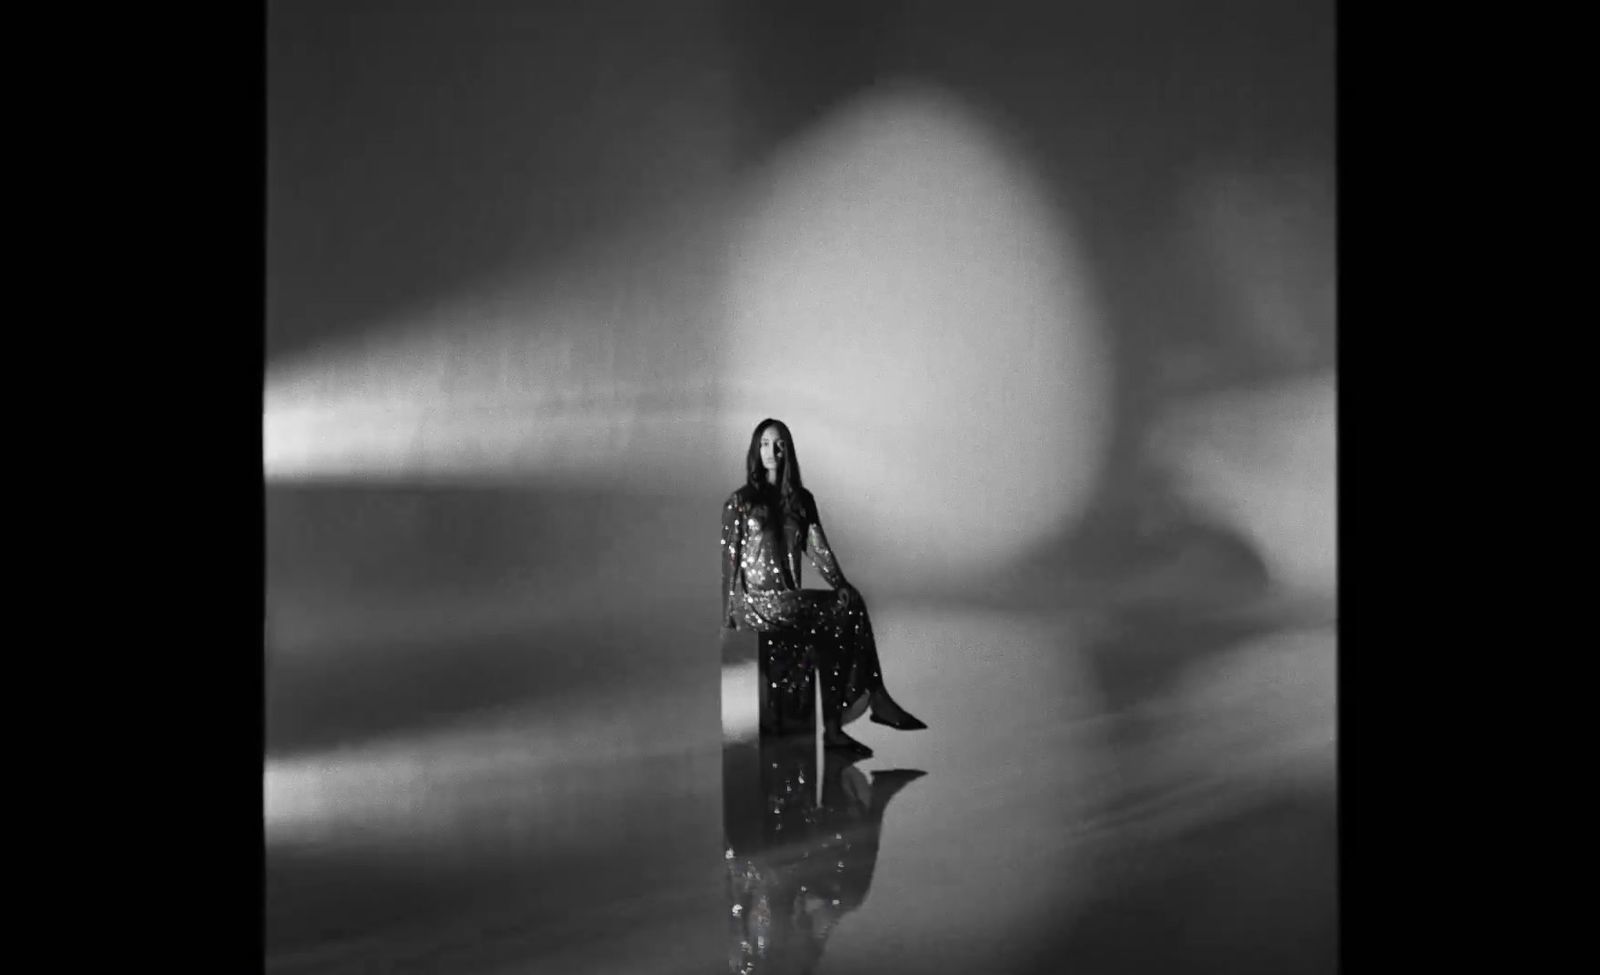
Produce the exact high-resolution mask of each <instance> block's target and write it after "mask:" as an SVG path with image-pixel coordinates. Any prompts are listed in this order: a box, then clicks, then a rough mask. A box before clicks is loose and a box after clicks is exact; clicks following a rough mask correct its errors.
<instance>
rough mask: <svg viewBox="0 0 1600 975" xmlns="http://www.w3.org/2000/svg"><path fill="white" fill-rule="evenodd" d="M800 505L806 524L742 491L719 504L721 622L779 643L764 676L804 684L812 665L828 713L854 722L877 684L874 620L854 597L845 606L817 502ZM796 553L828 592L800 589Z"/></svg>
mask: <svg viewBox="0 0 1600 975" xmlns="http://www.w3.org/2000/svg"><path fill="white" fill-rule="evenodd" d="M800 500H801V502H802V507H803V508H804V510H805V513H806V518H805V522H804V523H802V521H801V520H800V519H798V518H796V517H794V516H792V515H791V516H787V517H785V516H783V515H781V514H779V513H778V512H777V511H776V510H773V511H770V512H769V510H768V509H769V506H768V505H765V504H762V503H761V502H760V500H759V499H757V498H756V497H754V492H753V491H752V490H751V489H750V488H748V487H745V488H740V489H739V490H737V491H735V492H733V494H732V495H730V496H729V497H728V500H727V502H726V503H725V504H724V505H723V507H722V619H723V622H724V624H725V625H733V626H736V627H738V628H740V629H747V630H755V631H757V632H759V633H771V634H773V635H774V636H775V637H778V638H780V639H781V643H782V645H783V649H782V652H780V653H779V654H778V655H777V657H776V658H775V659H774V660H772V661H770V664H769V666H771V668H772V670H773V671H774V672H772V673H769V675H768V676H769V679H771V680H773V681H774V682H780V681H782V682H798V681H805V680H808V679H809V675H810V672H811V669H812V668H815V673H816V675H817V677H818V679H819V680H820V681H821V683H822V706H823V708H824V709H825V710H826V711H827V714H828V715H829V716H838V717H839V718H840V720H841V722H848V721H853V720H855V719H856V718H858V717H860V716H861V714H862V712H863V711H865V710H866V706H867V702H868V700H869V697H870V695H871V693H872V692H873V691H875V690H878V689H879V688H881V687H882V686H883V677H882V675H881V674H880V673H879V669H878V648H877V642H876V641H875V640H874V639H873V635H872V621H871V619H870V617H868V615H867V607H866V603H865V602H864V601H863V600H862V599H861V598H860V594H859V593H857V594H856V601H855V604H854V605H850V603H849V601H848V598H847V596H846V593H845V592H844V591H842V590H844V589H845V588H846V587H847V586H848V585H849V584H848V583H847V582H846V581H845V578H844V573H842V572H840V571H839V563H838V560H837V559H835V558H834V555H833V549H832V548H831V547H830V546H829V545H828V537H827V534H826V533H825V532H824V531H823V528H822V520H821V518H820V517H819V515H818V513H817V504H816V498H815V497H813V496H812V494H811V492H810V491H803V492H802V494H801V499H800ZM771 507H773V508H774V509H775V506H771ZM802 552H804V553H807V554H809V555H810V556H811V561H812V563H813V564H814V565H815V566H816V567H817V571H818V573H820V574H821V576H822V578H823V581H824V582H826V583H828V585H830V586H832V587H833V589H834V591H833V592H829V591H827V590H822V589H803V588H801V553H802Z"/></svg>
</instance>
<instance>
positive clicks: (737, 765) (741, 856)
mask: <svg viewBox="0 0 1600 975" xmlns="http://www.w3.org/2000/svg"><path fill="white" fill-rule="evenodd" d="M816 768H817V749H816V744H815V740H814V739H813V738H812V737H811V736H810V735H801V736H797V737H791V738H763V739H762V740H760V741H759V742H749V743H741V744H729V745H727V746H725V750H724V766H723V796H724V826H725V829H726V835H727V847H726V851H725V854H724V855H725V858H726V866H727V883H728V899H729V911H728V921H729V925H730V927H729V934H730V938H729V957H728V970H729V971H730V972H734V973H739V975H799V973H804V972H812V971H815V970H816V966H817V964H818V962H819V961H820V960H821V958H822V952H823V948H824V947H825V946H826V945H827V941H828V937H829V935H830V934H832V932H833V929H834V927H835V926H836V925H837V924H838V923H839V921H840V920H841V919H842V918H843V917H844V916H845V915H846V914H848V913H850V912H851V911H853V910H855V909H856V908H858V907H860V906H861V905H862V903H864V902H865V901H866V898H867V891H868V889H869V888H870V887H871V886H872V873H873V869H874V868H875V867H876V866H877V862H878V846H879V840H880V836H881V833H882V830H883V813H884V809H885V808H886V807H887V806H888V804H889V800H890V799H892V798H893V797H894V796H895V794H896V793H898V792H899V791H900V790H901V789H902V788H904V787H905V786H906V785H908V784H910V783H911V782H912V781H914V780H916V779H918V778H921V777H922V776H923V775H924V774H926V773H924V772H922V771H919V770H916V769H893V770H887V771H879V772H873V773H872V774H871V775H870V776H869V775H867V774H866V773H864V772H862V771H861V770H860V769H858V768H856V767H855V765H854V764H853V759H851V758H850V757H848V756H845V755H840V754H836V753H834V752H833V751H832V750H829V751H828V752H827V753H825V754H824V756H823V766H822V774H821V782H820V786H821V788H820V794H819V789H818V782H817V773H816Z"/></svg>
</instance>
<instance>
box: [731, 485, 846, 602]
mask: <svg viewBox="0 0 1600 975" xmlns="http://www.w3.org/2000/svg"><path fill="white" fill-rule="evenodd" d="M751 494H752V492H751V491H750V490H749V489H748V488H740V489H739V490H737V491H735V492H733V494H731V495H729V496H728V500H727V502H726V503H724V504H723V506H722V623H723V626H725V627H733V626H738V625H739V623H740V620H741V618H742V617H743V613H742V612H741V611H740V610H741V609H742V605H741V604H742V602H743V600H744V598H745V593H746V592H747V591H770V590H797V589H799V588H801V585H800V566H801V561H800V555H801V553H802V552H804V553H806V554H808V555H810V557H811V562H812V564H813V565H815V566H816V567H817V572H818V573H819V574H821V576H822V579H823V581H824V582H826V583H827V584H828V585H830V586H832V587H833V588H834V589H842V588H844V587H845V586H846V585H848V583H847V582H846V581H845V578H844V573H843V572H841V571H839V562H838V560H837V559H835V558H834V555H833V549H832V548H831V547H830V546H829V545H828V536H827V533H826V532H824V531H823V530H822V519H821V517H820V516H819V515H818V513H817V500H816V498H815V497H814V496H813V495H812V494H811V492H810V491H805V490H803V489H802V494H801V500H802V502H803V505H802V507H803V509H804V511H805V515H806V517H805V520H804V521H803V522H802V521H801V520H800V519H798V518H796V517H794V516H788V517H781V518H773V517H769V516H768V514H767V512H766V511H765V510H764V506H762V505H761V504H760V503H758V502H757V501H755V500H754V499H753V498H752V497H751Z"/></svg>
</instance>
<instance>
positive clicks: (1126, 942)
mask: <svg viewBox="0 0 1600 975" xmlns="http://www.w3.org/2000/svg"><path fill="white" fill-rule="evenodd" d="M874 612H875V615H876V617H877V619H878V621H879V623H878V627H879V631H880V647H881V654H882V658H883V662H884V667H885V672H886V674H887V675H888V677H889V680H890V682H891V687H892V688H893V689H894V690H895V692H896V694H897V695H898V696H899V698H900V699H901V700H902V701H904V702H905V703H906V704H907V706H908V707H911V708H912V709H913V710H915V711H916V713H917V714H918V715H919V716H921V717H922V718H924V719H925V720H926V721H928V723H929V724H930V726H931V727H930V728H929V729H928V730H925V731H918V732H911V733H899V732H895V731H891V730H889V729H886V728H883V727H881V726H878V725H874V724H871V723H869V722H866V721H861V722H858V723H856V724H854V725H852V726H851V731H852V733H853V734H855V735H856V737H858V738H860V739H861V740H862V741H864V742H866V743H867V744H869V745H870V746H871V747H872V748H874V749H875V750H876V755H875V756H874V757H873V758H870V759H867V760H865V761H862V762H859V763H856V764H854V765H853V766H848V767H847V766H844V765H841V764H840V763H838V762H835V761H827V760H824V761H823V762H822V763H821V764H820V765H816V764H815V762H814V759H813V760H812V765H807V764H806V760H805V759H803V758H799V759H796V760H795V761H797V762H798V764H793V765H792V766H791V767H790V768H789V771H790V772H798V774H800V775H801V776H803V777H805V778H806V782H805V787H806V791H805V792H804V794H803V795H801V794H799V793H791V795H790V798H789V799H788V800H787V801H789V802H790V808H789V809H788V810H786V811H783V812H782V815H777V816H775V815H774V813H773V805H774V802H773V801H774V799H775V798H780V799H781V796H775V795H773V794H767V793H772V792H773V791H774V790H773V789H772V788H771V787H770V786H771V783H773V782H778V783H780V784H781V783H786V785H780V789H779V791H781V789H782V788H789V789H791V790H792V789H793V787H794V782H793V776H792V775H791V776H790V777H789V778H788V779H787V780H786V779H784V778H783V777H782V776H779V777H778V778H776V779H772V778H770V777H769V782H768V785H767V786H764V787H763V788H764V789H765V790H766V792H765V793H764V794H762V795H760V796H756V797H754V800H753V801H752V803H751V805H750V806H749V807H748V808H749V809H750V810H751V813H750V814H751V815H754V816H756V817H757V818H758V819H759V818H760V817H761V816H766V817H767V818H766V829H767V831H766V833H765V834H764V838H762V839H759V840H757V841H752V842H739V843H730V839H729V838H730V836H734V835H736V834H739V833H740V830H744V831H745V832H744V834H742V835H745V836H753V835H756V834H752V833H750V830H751V829H752V828H755V829H757V830H759V829H760V828H761V827H760V826H755V827H752V822H755V821H754V820H747V821H746V822H744V823H743V824H741V823H740V822H738V821H737V820H738V816H737V815H734V816H733V817H732V818H733V820H735V821H729V818H728V817H726V816H725V815H724V804H723V791H724V790H723V754H722V749H723V740H722V737H721V735H720V734H719V725H718V717H719V708H720V702H719V697H720V694H719V690H720V687H719V682H718V680H717V677H716V672H715V670H714V669H711V668H706V669H695V668H684V667H671V668H664V669H663V670H662V671H661V672H655V673H652V672H650V670H649V668H645V667H641V666H639V665H638V660H639V658H638V656H637V652H636V650H629V649H628V647H630V646H634V643H633V641H632V640H631V639H630V637H629V633H628V631H627V627H626V625H622V624H619V625H618V628H617V629H613V630H609V631H605V632H599V631H592V632H590V633H588V634H581V633H575V632H569V633H559V632H556V631H552V630H550V629H549V628H543V629H538V631H537V632H533V630H534V629H535V628H532V627H530V629H529V632H528V633H527V634H526V639H525V640H519V638H518V636H517V634H516V633H515V632H514V631H513V632H511V633H509V634H508V633H506V632H504V630H505V628H504V627H502V633H501V635H500V637H499V638H498V639H497V640H496V641H489V642H490V643H493V644H494V645H495V646H498V647H502V648H504V649H502V650H492V649H486V648H485V646H486V645H485V643H484V642H483V640H481V639H480V641H479V642H478V643H477V644H473V645H471V646H468V645H466V644H461V645H455V646H446V645H443V644H441V643H438V642H437V641H429V640H426V639H423V640H419V641H418V642H417V643H416V644H415V645H413V646H411V647H410V648H409V649H408V650H406V651H404V653H401V652H399V651H394V652H393V655H392V656H391V658H390V659H391V662H392V663H393V664H394V666H391V667H389V668H387V670H388V672H389V673H391V674H394V673H396V672H398V673H401V674H407V673H409V674H411V675H412V676H411V677H409V678H407V679H406V680H410V681H416V680H422V679H425V677H426V675H427V674H428V673H431V671H429V670H428V669H427V666H424V665H423V664H421V663H416V661H421V660H434V659H437V658H441V657H442V658H446V659H453V660H455V661H457V662H458V664H459V663H460V662H462V661H466V662H476V663H478V664H480V665H481V664H482V663H483V662H484V661H486V660H499V659H500V657H499V656H497V655H498V654H505V655H508V658H514V659H516V660H528V659H532V658H540V659H542V660H544V661H546V665H544V666H541V667H540V668H539V669H538V671H537V679H536V677H535V672H534V671H522V670H518V667H517V665H516V664H515V663H513V662H510V660H509V659H508V660H503V661H501V666H500V668H499V669H498V670H497V671H495V672H496V673H497V674H498V678H497V679H498V680H499V681H500V682H501V683H503V684H509V685H512V688H511V689H507V690H506V691H505V693H504V694H502V695H501V696H500V698H499V703H498V704H495V705H494V706H489V707H480V708H462V709H457V710H456V711H454V712H453V713H441V714H438V715H425V714H417V715H413V716H412V717H413V718H414V720H409V721H400V720H396V721H394V722H391V723H390V724H389V725H387V726H386V727H384V728H381V729H366V732H365V733H364V734H361V735H358V736H355V735H345V736H344V737H343V738H341V739H339V741H338V742H335V741H333V740H332V739H329V740H318V739H316V738H315V737H314V736H311V735H309V734H303V735H301V736H300V737H299V738H292V736H290V734H289V732H290V731H292V730H294V729H295V728H296V727H300V728H310V726H311V725H312V724H314V723H315V722H311V721H310V720H309V719H304V715H301V718H302V720H300V721H299V723H298V725H297V724H296V722H295V721H294V720H291V718H290V717H286V716H284V714H285V712H282V711H281V710H280V717H279V720H278V723H277V726H278V728H279V729H280V734H279V738H280V741H279V744H278V746H277V747H276V748H275V751H274V753H273V754H271V755H269V760H268V766H267V779H266V789H267V796H266V800H267V808H266V814H267V835H268V861H269V865H268V877H267V879H268V918H267V924H268V929H267V933H268V944H269V958H268V968H269V970H271V971H274V972H284V973H288V972H345V971H350V972H357V971H361V972H365V971H416V972H452V973H479V972H482V973H489V972H512V971H516V972H562V973H585V972H594V973H602V972H604V973H620V972H663V973H673V972H683V973H688V972H713V971H730V970H744V971H751V972H799V971H815V972H836V973H848V972H862V973H865V972H927V973H939V972H951V973H977V972H995V973H1002V972H1017V973H1022V972H1058V971H1080V972H1083V971H1092V972H1136V971H1137V972H1152V971H1159V972H1213V971H1217V972H1274V973H1295V972H1331V971H1334V970H1335V968H1336V965H1337V957H1336V945H1337V939H1336V917H1335V902H1336V886H1335V862H1336V848H1337V846H1336V822H1335V816H1334V803H1335V781H1334V761H1333V759H1334V751H1335V742H1334V739H1335V727H1334V669H1335V654H1336V650H1335V632H1334V629H1333V626H1332V624H1331V622H1329V621H1327V620H1321V619H1317V618H1314V617H1306V616H1303V615H1302V616H1299V617H1295V616H1292V615H1290V616H1285V615H1284V614H1278V615H1276V616H1274V617H1273V618H1272V619H1271V621H1270V622H1268V621H1267V620H1265V619H1262V618H1259V617H1255V618H1251V619H1245V618H1241V617H1219V616H1216V615H1215V614H1212V615H1208V616H1204V617H1201V616H1197V615H1194V614H1186V613H1176V612H1174V613H1169V614H1163V613H1160V612H1150V611H1148V610H1145V611H1141V612H1139V613H1136V614H1123V615H1121V616H1117V615H1108V614H1095V615H1092V614H1089V613H1086V612H1069V611H1060V612H1056V613H1048V614H1045V613H1035V614H1023V613H1018V612H1010V611H995V610H990V611H983V610H977V609H968V610H957V609H949V608H946V609H942V610H933V609H930V608H928V607H926V606H914V605H903V606H881V607H876V608H875V610H874ZM653 637H654V639H656V640H659V641H665V643H672V642H674V641H682V640H689V639H694V638H697V637H693V636H692V635H691V634H689V633H687V632H685V633H682V634H677V635H673V634H671V633H664V632H663V631H662V630H660V629H659V628H658V629H656V630H655V631H654V633H653ZM536 646H537V647H555V648H557V649H555V650H544V651H539V652H536V651H534V650H532V649H531V648H533V647H536ZM519 648H520V649H519ZM406 654H409V657H407V656H406ZM666 656H667V657H672V656H673V655H672V654H666ZM407 659H409V660H411V661H412V662H413V663H412V664H411V670H410V671H407V669H406V666H407V665H406V664H405V663H404V661H405V660H407ZM552 659H558V660H562V661H566V662H567V664H568V666H567V667H566V668H565V669H564V670H562V671H561V672H562V673H565V674H566V675H567V679H566V680H565V681H563V680H557V679H554V678H552V676H551V674H552V670H551V668H550V667H549V666H548V665H547V664H548V661H549V660H552ZM700 659H706V660H711V661H714V660H715V659H716V658H715V649H714V647H707V648H706V651H705V652H704V653H703V654H701V655H700ZM625 661H632V664H631V665H627V666H625V665H624V662H625ZM329 667H331V664H327V663H326V662H324V663H320V664H315V665H313V664H305V665H303V666H302V667H301V669H300V673H301V675H302V677H301V679H307V680H308V679H309V678H305V677H304V674H305V673H309V672H312V671H316V672H318V673H326V672H328V668H329ZM480 669H482V668H481V667H480ZM490 669H491V670H493V669H494V668H490ZM557 669H558V670H561V668H557ZM294 672H295V669H294V668H292V667H279V668H278V670H277V673H278V674H279V678H278V679H277V681H276V686H277V687H278V693H279V695H280V696H281V695H283V694H285V693H288V692H287V691H285V690H284V687H285V681H287V680H289V679H290V676H292V674H293V673H294ZM608 674H609V675H612V676H614V677H615V679H609V678H608V677H607V676H605V675H608ZM418 675H422V676H418ZM396 680H400V679H399V678H396ZM406 680H400V684H406ZM519 680H522V681H525V682H526V684H527V686H526V687H524V688H522V690H524V691H527V693H521V694H518V693H513V692H512V691H513V690H515V689H516V688H515V685H517V682H518V681H519ZM333 683H335V684H337V681H334V682H333ZM341 686H344V687H345V689H346V690H352V691H353V690H361V691H362V692H363V693H364V694H365V695H367V697H368V701H367V703H368V705H370V706H371V707H374V708H376V707H379V705H381V704H382V703H383V702H382V701H378V700H376V698H377V697H380V696H384V695H387V696H388V697H390V698H393V697H395V696H397V695H399V693H400V692H399V691H398V690H396V689H395V687H387V688H385V687H377V686H364V687H361V688H357V687H355V685H352V684H350V683H349V682H348V681H347V682H346V683H345V684H344V685H341ZM396 686H400V685H396ZM535 692H537V693H535ZM330 693H331V692H330ZM301 696H302V697H304V695H301ZM346 706H347V707H348V708H350V709H353V710H356V711H360V710H363V707H364V705H363V703H362V700H361V699H360V698H350V699H347V701H346ZM394 708H395V709H396V710H397V712H398V711H400V710H403V708H401V706H400V705H394ZM335 710H336V709H334V708H332V707H331V706H329V707H327V708H325V709H324V710H323V712H320V714H321V716H322V719H323V723H327V716H328V715H331V714H334V713H335ZM341 742H342V743H341ZM814 754H815V753H814V752H813V755H814ZM807 773H809V774H807ZM918 773H921V774H918ZM797 795H799V796H800V798H798V799H796V798H795V797H796V796H797ZM796 803H798V805H796ZM779 804H780V805H781V803H779ZM784 817H788V818H787V819H785V818H784ZM777 821H783V822H787V823H788V824H789V828H790V834H789V836H790V837H792V836H796V835H798V836H799V839H790V838H788V837H784V836H781V835H779V834H777V833H774V832H773V831H772V829H771V826H772V825H773V823H774V822H777ZM732 846H737V847H739V848H740V849H739V850H738V852H737V855H736V856H734V855H730V847H732ZM802 888H804V889H802Z"/></svg>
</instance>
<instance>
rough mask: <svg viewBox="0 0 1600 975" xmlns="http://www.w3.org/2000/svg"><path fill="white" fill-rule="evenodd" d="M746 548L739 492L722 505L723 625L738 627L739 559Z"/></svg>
mask: <svg viewBox="0 0 1600 975" xmlns="http://www.w3.org/2000/svg"><path fill="white" fill-rule="evenodd" d="M743 550H744V518H743V517H742V513H741V512H740V511H739V496H738V494H737V493H735V494H733V495H732V496H730V497H729V498H728V503H727V504H724V505H723V506H722V626H723V628H724V629H736V628H737V627H738V615H737V614H738V609H739V582H740V575H739V559H740V557H741V556H742V554H743Z"/></svg>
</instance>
